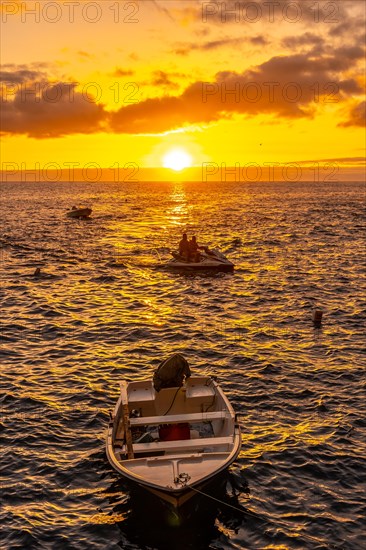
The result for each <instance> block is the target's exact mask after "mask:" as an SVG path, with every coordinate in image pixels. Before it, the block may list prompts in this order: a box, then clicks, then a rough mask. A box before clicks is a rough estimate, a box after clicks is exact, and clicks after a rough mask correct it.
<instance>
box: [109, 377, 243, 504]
mask: <svg viewBox="0 0 366 550" xmlns="http://www.w3.org/2000/svg"><path fill="white" fill-rule="evenodd" d="M240 448H241V434H240V427H239V424H238V422H237V420H236V415H235V412H234V410H233V408H232V406H231V404H230V403H229V401H228V399H227V397H226V396H225V394H224V393H223V391H222V389H221V388H220V387H219V385H218V384H217V382H216V381H215V380H214V379H213V378H211V377H209V376H192V377H190V378H188V379H186V381H185V383H184V384H183V386H181V387H170V388H163V389H160V391H159V392H157V391H156V390H155V389H154V385H153V381H152V380H141V381H136V382H126V381H122V382H121V394H120V397H119V399H118V402H117V405H116V407H115V410H114V412H113V415H112V416H111V420H110V422H109V427H108V433H107V443H106V451H107V457H108V460H109V462H110V464H111V465H112V466H113V468H114V469H115V470H116V471H117V472H119V473H120V474H121V475H122V476H123V477H125V478H127V479H129V480H131V481H133V482H136V483H137V484H138V485H139V486H141V487H143V488H145V489H147V490H149V491H150V492H152V493H154V494H155V495H156V496H158V497H159V498H160V499H162V500H163V501H165V502H168V503H170V504H171V505H173V507H174V508H178V507H180V506H182V505H183V504H184V503H185V502H187V501H188V500H189V499H190V498H191V497H192V496H193V495H195V494H196V493H197V492H199V491H200V490H201V489H202V488H204V487H205V486H206V485H208V484H209V483H210V482H211V481H212V480H213V479H214V478H216V476H218V474H220V473H221V472H223V471H224V470H226V468H227V467H228V466H229V465H230V464H231V463H232V462H234V460H235V459H236V458H237V456H238V454H239V451H240ZM196 490H197V491H196Z"/></svg>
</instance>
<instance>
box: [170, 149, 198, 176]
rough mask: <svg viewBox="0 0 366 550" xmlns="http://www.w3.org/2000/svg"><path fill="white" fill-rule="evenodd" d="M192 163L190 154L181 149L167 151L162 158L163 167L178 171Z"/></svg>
mask: <svg viewBox="0 0 366 550" xmlns="http://www.w3.org/2000/svg"><path fill="white" fill-rule="evenodd" d="M191 165H192V158H191V156H190V155H189V154H188V153H187V152H186V151H184V150H183V149H173V150H172V151H169V153H167V154H166V155H165V156H164V158H163V166H164V168H171V169H172V170H175V171H176V172H180V170H183V168H188V166H191Z"/></svg>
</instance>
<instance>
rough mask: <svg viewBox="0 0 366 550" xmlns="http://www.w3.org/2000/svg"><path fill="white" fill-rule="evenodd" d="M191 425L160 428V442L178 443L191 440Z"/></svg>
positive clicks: (162, 426)
mask: <svg viewBox="0 0 366 550" xmlns="http://www.w3.org/2000/svg"><path fill="white" fill-rule="evenodd" d="M190 437H191V434H190V431H189V424H187V423H185V424H163V425H161V426H159V439H160V441H177V440H178V439H190Z"/></svg>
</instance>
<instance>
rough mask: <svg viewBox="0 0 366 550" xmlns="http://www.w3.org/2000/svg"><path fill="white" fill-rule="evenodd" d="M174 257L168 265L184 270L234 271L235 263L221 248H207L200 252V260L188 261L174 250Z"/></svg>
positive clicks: (171, 267)
mask: <svg viewBox="0 0 366 550" xmlns="http://www.w3.org/2000/svg"><path fill="white" fill-rule="evenodd" d="M172 255H173V259H172V260H169V261H168V262H167V264H166V267H168V268H170V269H178V270H183V271H206V270H207V271H233V270H234V264H233V263H232V262H230V260H228V259H227V258H226V256H224V254H222V252H220V251H219V250H216V249H213V250H205V251H204V252H200V260H199V261H198V262H191V261H187V260H185V259H184V258H182V257H181V256H180V255H179V254H177V253H175V252H173V253H172Z"/></svg>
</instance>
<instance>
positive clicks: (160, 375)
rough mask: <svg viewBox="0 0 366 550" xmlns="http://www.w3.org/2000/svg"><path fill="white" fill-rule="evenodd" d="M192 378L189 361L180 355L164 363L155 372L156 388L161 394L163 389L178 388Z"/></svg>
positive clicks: (177, 354)
mask: <svg viewBox="0 0 366 550" xmlns="http://www.w3.org/2000/svg"><path fill="white" fill-rule="evenodd" d="M190 376H191V370H190V368H189V364H188V361H187V360H186V359H185V358H184V357H183V355H181V354H180V353H176V354H174V355H172V356H171V357H169V359H165V361H162V362H161V363H160V365H159V366H158V368H157V369H156V371H155V372H154V378H153V383H154V388H155V390H156V391H157V392H159V391H160V390H161V389H162V388H178V387H180V386H183V382H184V380H186V379H187V378H189V377H190Z"/></svg>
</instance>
